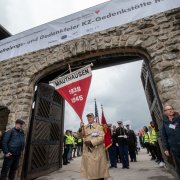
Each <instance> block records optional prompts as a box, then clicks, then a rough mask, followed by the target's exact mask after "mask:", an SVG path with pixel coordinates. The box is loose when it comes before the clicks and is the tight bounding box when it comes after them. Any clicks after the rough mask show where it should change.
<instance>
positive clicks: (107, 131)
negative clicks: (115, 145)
mask: <svg viewBox="0 0 180 180" xmlns="http://www.w3.org/2000/svg"><path fill="white" fill-rule="evenodd" d="M101 123H102V126H103V129H104V133H105V136H104V145H105V148H106V149H108V148H109V147H110V146H111V145H112V138H111V132H110V129H109V128H108V125H107V122H106V118H105V116H104V112H103V111H102V121H101Z"/></svg>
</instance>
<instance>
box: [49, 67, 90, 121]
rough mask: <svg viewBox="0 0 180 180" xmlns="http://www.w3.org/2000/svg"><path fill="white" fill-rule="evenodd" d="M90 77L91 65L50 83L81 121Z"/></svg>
mask: <svg viewBox="0 0 180 180" xmlns="http://www.w3.org/2000/svg"><path fill="white" fill-rule="evenodd" d="M91 77H92V73H91V65H88V66H86V67H84V68H81V69H78V70H76V71H74V72H71V73H69V74H67V75H65V76H62V77H59V78H58V79H56V80H54V81H51V82H50V83H51V84H53V86H54V87H55V89H56V90H57V91H58V92H59V93H60V94H61V96H62V97H63V98H64V99H65V100H66V101H67V102H68V103H69V104H70V105H71V106H72V108H73V109H74V110H75V112H76V113H77V114H78V116H79V118H80V119H81V120H82V114H83V110H84V106H85V103H86V99H87V94H88V91H89V87H90V84H91Z"/></svg>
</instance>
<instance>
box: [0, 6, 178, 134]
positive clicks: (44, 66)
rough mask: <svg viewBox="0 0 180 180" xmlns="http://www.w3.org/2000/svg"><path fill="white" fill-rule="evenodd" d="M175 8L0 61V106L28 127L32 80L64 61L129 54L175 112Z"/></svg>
mask: <svg viewBox="0 0 180 180" xmlns="http://www.w3.org/2000/svg"><path fill="white" fill-rule="evenodd" d="M179 35H180V8H178V9H176V10H171V11H168V12H166V13H160V14H157V15H155V16H151V17H148V18H144V19H141V20H138V21H135V22H132V23H129V24H126V25H123V26H119V27H114V28H111V29H108V30H104V31H101V32H98V33H94V34H90V35H86V36H83V37H81V38H79V39H75V40H72V41H69V42H66V43H64V44H60V45H57V46H54V47H51V48H47V49H43V50H39V51H37V52H33V53H29V54H25V55H23V56H19V57H15V58H12V59H9V60H6V61H2V62H0V69H1V71H0V106H5V107H8V109H9V110H10V114H9V119H8V124H13V123H14V121H15V120H16V118H19V117H22V118H23V119H24V120H25V121H26V124H27V126H26V131H27V130H28V127H29V120H30V114H31V106H32V101H33V96H34V85H35V83H36V81H37V80H38V79H39V78H41V77H43V76H45V75H47V74H48V73H49V72H52V71H56V70H57V69H60V68H63V67H64V66H65V65H66V67H67V64H68V63H72V62H77V61H80V60H81V61H82V60H83V61H86V59H88V58H93V57H97V56H100V55H104V54H107V55H110V54H114V53H116V54H117V53H119V54H124V55H128V54H134V55H140V56H142V57H143V58H146V59H148V60H149V63H150V67H151V70H152V75H153V77H154V80H155V83H156V86H157V92H158V93H159V96H160V99H161V101H162V104H165V103H169V104H172V105H173V106H174V107H175V109H176V110H177V111H179V112H180V36H179Z"/></svg>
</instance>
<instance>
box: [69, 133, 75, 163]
mask: <svg viewBox="0 0 180 180" xmlns="http://www.w3.org/2000/svg"><path fill="white" fill-rule="evenodd" d="M69 132H70V137H69V141H70V146H69V152H68V160H72V151H73V146H74V137H73V135H72V131H71V130H70V131H69Z"/></svg>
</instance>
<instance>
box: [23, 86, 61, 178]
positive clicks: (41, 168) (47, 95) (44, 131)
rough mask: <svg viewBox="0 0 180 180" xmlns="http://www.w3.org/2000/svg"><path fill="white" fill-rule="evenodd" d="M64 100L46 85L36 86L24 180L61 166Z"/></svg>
mask: <svg viewBox="0 0 180 180" xmlns="http://www.w3.org/2000/svg"><path fill="white" fill-rule="evenodd" d="M63 113H64V100H63V98H62V97H61V96H60V95H59V93H57V92H56V91H55V89H54V88H53V87H51V86H49V85H48V84H43V83H42V84H39V85H38V88H37V92H36V98H35V107H34V110H33V113H32V114H33V115H32V119H31V125H30V126H31V127H30V132H29V138H28V143H27V144H28V147H27V151H26V163H25V166H26V168H25V179H33V178H36V177H39V176H41V175H44V174H47V173H50V172H52V171H54V170H57V169H59V168H60V167H62V142H63V140H62V138H63V115H64V114H63Z"/></svg>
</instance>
